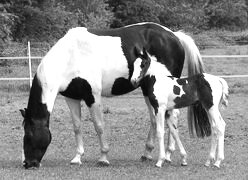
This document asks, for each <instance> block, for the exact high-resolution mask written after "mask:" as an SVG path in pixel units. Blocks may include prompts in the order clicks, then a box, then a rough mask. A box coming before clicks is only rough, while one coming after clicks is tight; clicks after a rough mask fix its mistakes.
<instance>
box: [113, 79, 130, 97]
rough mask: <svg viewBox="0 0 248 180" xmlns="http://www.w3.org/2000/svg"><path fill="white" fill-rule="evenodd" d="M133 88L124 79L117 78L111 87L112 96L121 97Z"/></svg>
mask: <svg viewBox="0 0 248 180" xmlns="http://www.w3.org/2000/svg"><path fill="white" fill-rule="evenodd" d="M134 89H135V88H134V87H133V85H132V83H131V82H130V81H129V80H127V79H125V78H117V79H116V80H115V82H114V84H113V86H112V90H111V93H112V94H113V95H122V94H126V93H128V92H131V91H133V90H134Z"/></svg>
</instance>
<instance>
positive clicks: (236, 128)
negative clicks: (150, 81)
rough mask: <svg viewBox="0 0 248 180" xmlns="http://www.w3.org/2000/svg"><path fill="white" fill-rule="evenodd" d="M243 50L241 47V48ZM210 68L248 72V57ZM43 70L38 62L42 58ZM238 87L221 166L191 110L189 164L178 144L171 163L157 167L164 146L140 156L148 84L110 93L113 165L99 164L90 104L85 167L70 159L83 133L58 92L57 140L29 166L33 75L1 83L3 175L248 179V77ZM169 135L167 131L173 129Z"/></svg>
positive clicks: (209, 62) (12, 71)
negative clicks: (26, 148)
mask: <svg viewBox="0 0 248 180" xmlns="http://www.w3.org/2000/svg"><path fill="white" fill-rule="evenodd" d="M234 51H235V52H240V53H239V54H248V48H247V46H239V47H234V48H233V50H232V49H228V48H225V49H216V48H213V49H208V50H204V51H202V54H217V53H218V54H224V53H225V54H230V53H233V52H234ZM237 54H238V53H237ZM204 62H205V64H206V70H207V72H209V73H212V74H218V75H223V74H224V75H232V74H248V70H247V67H248V66H247V65H248V60H247V59H242V60H237V59H221V60H216V59H204ZM25 68H27V66H26V65H25V63H22V64H19V65H18V66H14V65H10V66H9V67H8V68H2V69H0V76H1V77H3V76H9V75H10V76H12V75H13V76H16V74H17V73H18V74H19V76H26V74H25V73H26V72H27V71H26V70H25ZM33 68H34V71H35V68H36V67H35V65H34V67H33ZM226 80H227V82H228V83H229V86H230V98H229V107H228V108H227V109H222V110H221V112H222V114H223V117H224V120H225V121H226V123H227V126H226V134H225V160H224V161H223V164H222V167H221V169H216V168H213V167H210V168H207V167H205V166H204V165H203V164H204V162H205V160H206V157H207V155H208V152H209V148H210V138H205V139H196V138H195V139H191V138H190V137H189V135H188V130H187V122H186V110H185V109H183V110H182V111H181V112H182V113H181V116H180V118H179V124H180V126H179V130H180V135H181V139H182V142H183V144H184V146H185V148H186V151H187V153H188V166H186V167H181V166H180V155H179V152H178V150H176V151H175V153H174V154H173V157H172V160H173V162H172V163H171V164H165V165H164V166H163V167H162V168H161V169H158V168H156V167H155V163H156V160H157V153H158V151H157V149H158V148H157V145H156V148H155V150H154V152H153V157H154V159H153V161H151V162H146V163H142V162H141V161H140V156H141V155H142V153H143V150H144V144H145V140H146V137H147V133H148V127H149V119H148V111H147V108H146V106H145V103H144V100H143V97H142V96H141V94H140V90H137V91H135V92H133V93H130V94H127V95H125V96H120V97H114V98H103V107H104V110H105V111H104V112H105V113H104V118H105V120H106V124H107V131H108V137H109V138H108V140H109V144H110V148H111V151H110V153H109V160H110V163H111V165H110V166H109V167H104V168H103V167H97V166H96V162H97V159H98V157H99V153H100V152H99V143H98V139H97V136H96V133H95V130H94V128H93V124H92V122H91V121H89V113H88V110H87V108H86V106H85V105H84V104H83V103H82V115H83V117H82V121H81V122H82V129H83V133H84V136H83V138H84V146H85V156H84V157H83V159H82V161H83V164H82V165H81V166H73V165H70V163H69V162H70V160H71V158H72V157H73V156H74V154H75V139H74V133H73V129H72V124H71V118H70V115H69V109H68V108H67V106H66V104H65V101H64V99H63V97H62V96H58V97H57V100H56V103H55V106H54V111H53V113H52V115H51V121H50V126H51V128H50V129H51V132H52V135H53V139H52V142H51V145H50V146H49V148H48V150H47V153H46V155H45V156H44V158H43V161H42V165H43V166H42V167H41V168H39V169H38V170H24V169H23V167H22V165H21V150H22V137H23V129H22V126H21V124H22V117H21V115H20V113H19V109H20V108H24V107H26V106H27V101H28V92H27V90H28V87H29V85H28V82H27V83H26V84H24V82H1V83H2V84H1V85H0V95H1V98H0V112H1V116H0V144H1V145H0V152H1V153H0V179H30V180H31V179H248V169H247V167H248V118H247V117H248V111H247V107H248V93H247V92H248V80H247V78H241V79H239V78H233V79H226ZM166 136H167V133H166Z"/></svg>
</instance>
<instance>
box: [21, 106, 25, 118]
mask: <svg viewBox="0 0 248 180" xmlns="http://www.w3.org/2000/svg"><path fill="white" fill-rule="evenodd" d="M20 112H21V114H22V117H24V118H25V117H26V108H25V109H20Z"/></svg>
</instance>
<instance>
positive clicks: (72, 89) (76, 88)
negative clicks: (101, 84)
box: [60, 77, 95, 107]
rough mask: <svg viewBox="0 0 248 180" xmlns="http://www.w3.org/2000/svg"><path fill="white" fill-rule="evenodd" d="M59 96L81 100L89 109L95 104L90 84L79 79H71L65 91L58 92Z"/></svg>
mask: <svg viewBox="0 0 248 180" xmlns="http://www.w3.org/2000/svg"><path fill="white" fill-rule="evenodd" d="M60 94H61V95H63V96H65V97H69V98H72V99H78V100H82V99H83V100H84V101H85V103H86V105H87V106H88V107H91V105H92V104H93V103H94V102H95V98H94V96H93V94H92V89H91V86H90V84H89V83H88V81H86V80H85V79H82V78H80V77H77V78H74V79H72V81H71V82H70V84H69V85H68V87H67V88H66V90H65V91H62V92H60Z"/></svg>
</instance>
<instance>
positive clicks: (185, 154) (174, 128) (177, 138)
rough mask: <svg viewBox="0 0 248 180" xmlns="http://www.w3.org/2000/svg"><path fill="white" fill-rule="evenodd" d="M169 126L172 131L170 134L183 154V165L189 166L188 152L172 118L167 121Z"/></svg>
mask: <svg viewBox="0 0 248 180" xmlns="http://www.w3.org/2000/svg"><path fill="white" fill-rule="evenodd" d="M167 124H168V127H169V129H170V132H171V134H172V136H173V138H174V139H175V141H176V143H177V145H178V148H179V151H180V154H181V165H182V166H187V153H186V151H185V149H184V147H183V144H182V142H181V140H180V138H179V134H178V129H177V124H174V122H173V120H172V118H169V119H167Z"/></svg>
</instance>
